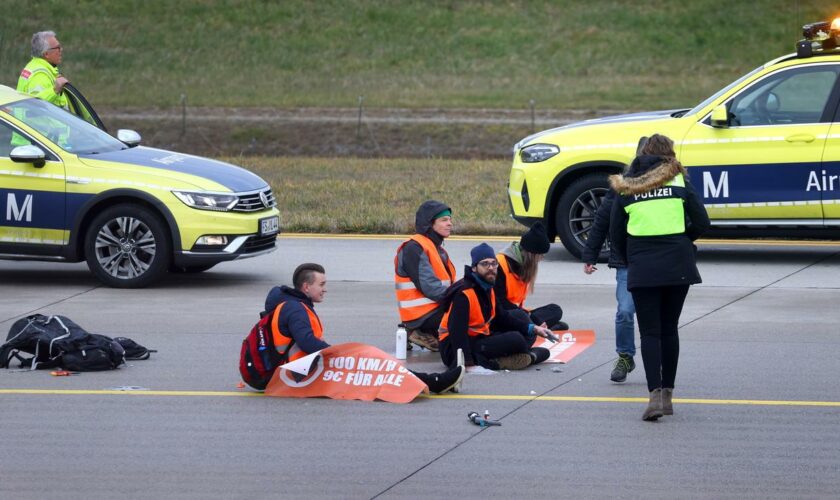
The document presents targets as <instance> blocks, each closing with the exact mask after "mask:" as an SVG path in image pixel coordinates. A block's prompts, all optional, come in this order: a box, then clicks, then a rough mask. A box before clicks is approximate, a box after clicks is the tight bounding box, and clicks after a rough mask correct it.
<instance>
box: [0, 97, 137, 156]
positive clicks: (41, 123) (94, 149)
mask: <svg viewBox="0 0 840 500" xmlns="http://www.w3.org/2000/svg"><path fill="white" fill-rule="evenodd" d="M0 109H2V111H5V112H6V113H9V114H10V115H12V116H13V117H15V118H17V119H18V120H20V121H21V122H23V123H25V124H26V125H28V126H30V127H32V128H33V129H35V130H37V131H38V132H39V133H40V134H41V135H43V136H45V137H47V138H48V139H49V140H50V141H52V143H53V144H55V145H56V146H58V147H60V148H61V149H63V150H65V151H67V152H69V153H73V154H77V155H81V154H96V153H107V152H110V151H119V150H120V149H126V148H128V146H126V145H125V144H123V143H122V142H120V141H118V140H116V139H114V138H113V137H111V136H110V135H108V134H106V133H105V132H103V131H102V130H100V129H98V128H96V127H94V126H93V125H91V124H89V123H88V122H86V121H84V120H82V119H81V118H79V117H77V116H76V115H73V114H71V113H68V112H67V111H64V110H63V109H61V108H59V107H58V106H55V105H54V104H50V103H48V102H46V101H42V100H40V99H25V100H23V101H18V102H13V103H11V104H6V105H5V106H3V107H2V108H0Z"/></svg>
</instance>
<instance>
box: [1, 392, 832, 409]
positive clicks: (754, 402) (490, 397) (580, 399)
mask: <svg viewBox="0 0 840 500" xmlns="http://www.w3.org/2000/svg"><path fill="white" fill-rule="evenodd" d="M4 394H9V395H11V394H28V395H42V396H43V395H61V396H64V395H71V396H99V395H105V396H112V395H120V396H123V395H125V396H203V397H265V395H264V394H263V393H261V392H253V391H248V390H244V391H147V390H133V391H117V390H94V389H0V395H4ZM421 397H424V398H428V399H463V400H484V401H528V400H535V401H553V402H577V403H646V402H647V401H648V398H617V397H599V396H519V395H503V394H446V395H434V396H421ZM674 403H680V404H698V405H734V406H822V407H834V408H840V401H792V400H764V399H697V398H677V399H674Z"/></svg>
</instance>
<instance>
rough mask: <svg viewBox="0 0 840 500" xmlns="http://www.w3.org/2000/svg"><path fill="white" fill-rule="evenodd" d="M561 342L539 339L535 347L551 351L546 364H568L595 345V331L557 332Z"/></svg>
mask: <svg viewBox="0 0 840 500" xmlns="http://www.w3.org/2000/svg"><path fill="white" fill-rule="evenodd" d="M554 335H556V336H557V337H558V338H559V339H560V342H551V341H550V340H548V339H544V338H542V337H537V341H536V342H534V347H545V348H546V349H548V350H549V351H551V356H549V358H548V359H547V360H546V361H545V363H568V362H569V360H571V359H572V358H574V357H575V356H577V355H578V354H580V353H582V352H583V351H584V350H585V349H586V348H587V347H589V346H591V345H592V344H594V343H595V331H594V330H568V331H555V332H554Z"/></svg>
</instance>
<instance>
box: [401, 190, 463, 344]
mask: <svg viewBox="0 0 840 500" xmlns="http://www.w3.org/2000/svg"><path fill="white" fill-rule="evenodd" d="M414 228H415V230H416V231H417V234H415V235H413V236H412V237H411V238H410V239H408V240H407V241H405V242H403V243H402V244H401V245H400V246H399V248H398V249H397V255H396V257H394V286H395V289H396V290H395V291H396V294H397V303H398V307H399V311H400V321H401V322H402V323H403V324H404V325H405V327H406V329H407V330H408V341H409V342H410V343H412V344H416V345H418V346H420V347H425V348H426V349H429V350H430V351H435V352H437V350H438V338H437V335H438V334H437V331H438V327H439V326H440V320H441V318H442V317H443V313H444V312H445V311H444V310H443V308H442V307H441V305H440V302H441V301H442V300H443V298H444V297H445V296H446V290H447V289H448V288H449V286H450V285H451V284H452V283H453V282H454V281H455V266H454V265H453V264H452V260H451V259H450V258H449V254H447V253H446V250H444V248H443V240H444V239H446V238H447V237H449V235H450V234H451V233H452V209H451V208H449V207H448V206H446V205H444V204H443V203H441V202H439V201H436V200H428V201H425V202H423V204H422V205H420V208H418V209H417V214H416V215H415V217H414Z"/></svg>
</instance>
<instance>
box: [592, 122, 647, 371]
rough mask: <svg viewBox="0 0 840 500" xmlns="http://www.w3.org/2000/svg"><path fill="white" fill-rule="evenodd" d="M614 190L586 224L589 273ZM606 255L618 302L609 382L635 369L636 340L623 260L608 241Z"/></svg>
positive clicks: (603, 237)
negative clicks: (588, 223)
mask: <svg viewBox="0 0 840 500" xmlns="http://www.w3.org/2000/svg"><path fill="white" fill-rule="evenodd" d="M647 140H648V138H647V137H642V138H641V139H639V143H638V145H637V146H636V156H639V155H640V154H641V152H642V148H643V147H644V145H645V144H646V143H647ZM615 196H616V194H615V191H613V190H610V191H608V192H607V194H606V195H605V196H604V198H603V199H602V200H601V206H600V207H598V211H597V212H595V221H594V222H593V223H592V226H591V227H590V228H589V237H587V238H586V246H585V247H584V249H583V254H582V255H581V260H583V262H585V264H584V265H583V272H584V273H586V274H592V273H594V272H595V271H597V270H598V269H597V268H596V267H595V263H596V262H597V261H598V254H599V253H601V247H602V246H603V245H604V241H607V233H608V232H609V230H610V213H611V212H612V206H613V202H614V201H615ZM609 245H610V258H609V262H608V264H607V266H608V267H611V268H614V269H615V301H616V303H617V304H618V306H617V308H616V311H615V352H616V353H617V354H618V359H616V360H615V364H613V367H612V371H611V372H610V380H612V381H613V382H618V383H621V382H624V381H625V380H627V375H628V374H629V373H630V372H632V371H633V370H635V369H636V362H635V361H634V360H633V357H634V356H636V343H635V340H634V339H635V336H634V329H633V326H634V320H633V318H634V317H635V316H636V307H635V306H634V305H633V296H632V295H630V292H629V291H627V263H626V262H624V258H623V257H622V256H621V255H619V254H618V252H616V251H615V247H614V245H613V244H612V242H610V244H609Z"/></svg>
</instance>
